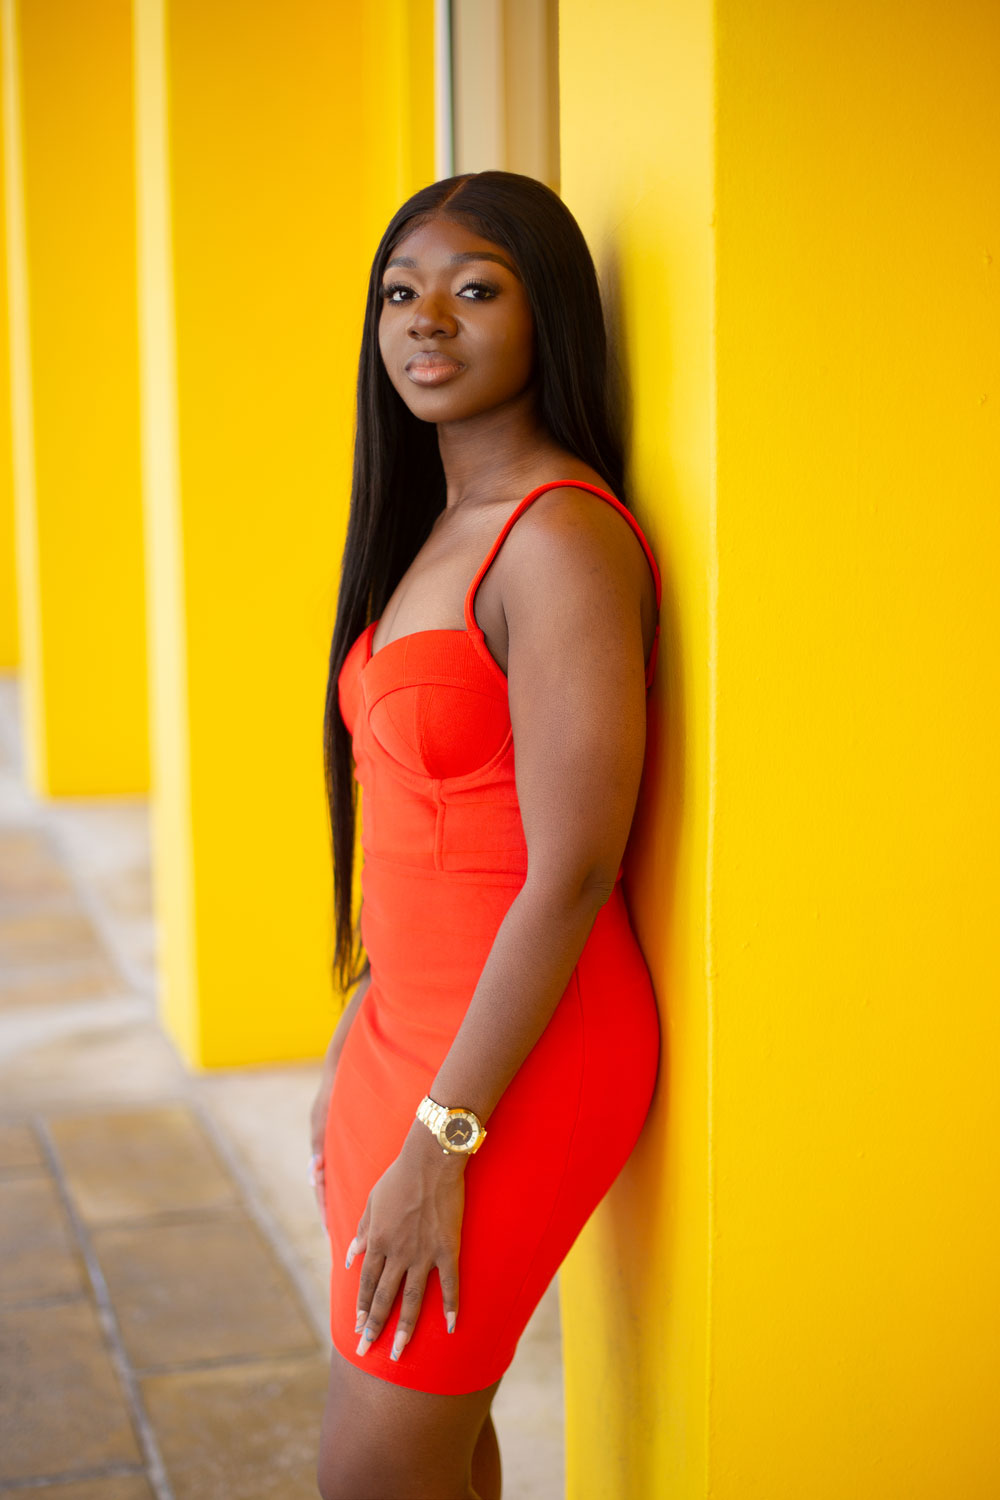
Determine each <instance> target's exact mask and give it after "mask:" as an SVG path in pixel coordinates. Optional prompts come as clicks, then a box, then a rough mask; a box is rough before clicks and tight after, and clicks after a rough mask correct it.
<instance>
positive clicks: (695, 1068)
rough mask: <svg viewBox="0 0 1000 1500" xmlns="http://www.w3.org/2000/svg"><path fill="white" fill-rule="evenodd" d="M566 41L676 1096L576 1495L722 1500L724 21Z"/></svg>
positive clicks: (633, 903)
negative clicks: (635, 656)
mask: <svg viewBox="0 0 1000 1500" xmlns="http://www.w3.org/2000/svg"><path fill="white" fill-rule="evenodd" d="M559 32H560V91H561V110H562V118H561V122H560V135H561V140H562V188H561V191H562V197H563V199H564V201H565V202H566V203H567V205H568V206H569V208H570V209H571V210H572V211H573V213H574V214H575V215H576V216H577V218H578V219H579V221H580V223H581V225H582V227H583V229H584V232H585V233H586V235H587V237H588V240H589V243H590V245H591V249H592V251H593V253H594V257H595V260H596V262H597V266H598V272H599V275H600V277H601V282H602V292H603V295H604V298H605V303H606V306H607V308H608V310H609V314H610V320H611V323H612V327H613V342H614V347H615V349H616V351H617V352H618V355H619V357H620V359H621V360H622V363H623V365H624V367H625V369H626V371H627V375H628V380H629V384H630V389H631V413H632V424H633V442H632V473H631V492H630V495H629V499H630V503H631V504H632V507H633V509H634V510H635V512H636V515H637V516H638V517H639V519H640V521H641V523H642V525H643V527H644V529H645V530H646V532H647V535H648V536H649V538H650V541H651V544H652V546H653V549H654V551H655V552H656V555H657V560H658V562H659V565H660V570H661V573H662V576H663V606H662V615H661V644H660V657H659V663H658V666H657V673H656V680H655V685H654V689H653V693H652V695H651V700H650V733H649V738H650V754H649V758H648V762H647V773H646V778H645V781H644V786H643V792H642V795H641V799H640V806H639V811H638V814H637V825H636V834H635V836H634V838H633V841H632V844H631V845H630V859H629V866H628V869H627V872H626V876H627V881H626V891H627V894H628V898H629V904H630V909H631V913H632V918H633V923H634V925H635V928H636V931H637V933H638V936H639V939H640V942H641V943H642V946H643V950H644V952H645V954H646V956H647V959H648V962H649V965H650V969H651V972H652V974H653V978H654V983H655V986H656V990H657V995H658V998H659V1000H660V1008H661V1033H662V1053H661V1065H660V1078H659V1084H658V1089H657V1096H656V1099H655V1101H654V1105H653V1110H652V1113H651V1116H650V1119H649V1121H648V1124H647V1128H646V1131H645V1133H644V1136H643V1139H642V1141H641V1142H640V1146H639V1148H638V1150H637V1151H636V1153H635V1155H634V1156H633V1157H632V1159H631V1160H630V1161H629V1163H628V1164H627V1166H626V1168H625V1170H624V1172H623V1173H622V1175H621V1176H620V1177H619V1179H618V1181H617V1183H616V1184H615V1186H614V1188H613V1189H612V1191H611V1193H610V1195H609V1197H608V1199H607V1200H606V1201H605V1203H604V1204H603V1205H602V1207H601V1209H600V1210H599V1211H598V1213H597V1214H596V1215H595V1216H594V1218H593V1219H592V1220H591V1222H590V1224H589V1225H588V1227H587V1229H586V1230H585V1231H584V1233H583V1235H582V1236H581V1238H580V1240H579V1241H578V1242H577V1245H576V1246H575V1248H574V1250H573V1251H572V1252H571V1255H570V1258H569V1261H568V1262H567V1264H566V1266H565V1268H564V1270H563V1272H562V1274H561V1277H560V1290H561V1298H562V1307H563V1343H564V1363H565V1389H566V1422H567V1432H566V1477H567V1492H568V1494H569V1496H571V1497H572V1500H633V1497H636V1500H638V1497H642V1500H646V1497H652V1496H654V1495H664V1496H666V1495H670V1496H672V1497H676V1500H680V1497H689V1496H690V1497H694V1496H697V1495H702V1494H704V1493H706V1454H705V1443H706V1426H705V1424H706V1407H707V1398H706V1386H707V1379H708V1370H707V1337H708V1328H707V1319H708V1306H707V1295H708V1257H709V1240H708V1193H709V1184H708V1150H709V1125H710V1113H709V1099H708V1088H709V1077H708V1017H709V1006H710V995H709V986H708V974H707V958H706V950H707V945H708V921H709V906H708V901H707V896H706V893H707V889H708V882H709V866H708V861H709V846H708V828H709V826H710V818H711V802H712V792H713V788H712V781H711V767H712V760H713V754H712V748H711V733H712V704H713V696H714V687H713V682H712V671H713V661H714V651H715V647H714V635H713V620H714V598H713V590H714V582H713V578H714V567H715V562H714V525H715V520H714V489H713V486H714V386H713V349H712V292H713V280H712V277H713V253H714V250H713V239H712V232H711V214H712V203H711V120H712V74H711V30H710V14H709V11H708V8H707V7H702V6H700V5H695V4H689V5H686V6H679V5H671V6H663V5H659V4H656V5H654V4H651V3H644V0H629V3H625V4H621V5H617V6H615V7H614V9H613V10H612V8H611V7H608V6H606V5H604V4H602V3H599V0H593V3H589V4H584V3H579V0H576V3H574V0H570V3H563V4H562V5H561V7H560V26H559ZM639 37H641V45H637V38H639ZM622 1086H623V1087H625V1088H627V1087H628V1080H627V1079H623V1080H622Z"/></svg>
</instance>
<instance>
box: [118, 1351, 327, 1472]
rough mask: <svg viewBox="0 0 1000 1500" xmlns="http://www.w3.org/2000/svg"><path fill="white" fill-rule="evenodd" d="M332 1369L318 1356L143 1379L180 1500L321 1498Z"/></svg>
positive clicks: (156, 1431) (158, 1436) (161, 1447)
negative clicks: (319, 1476) (319, 1464)
mask: <svg viewBox="0 0 1000 1500" xmlns="http://www.w3.org/2000/svg"><path fill="white" fill-rule="evenodd" d="M328 1371H329V1361H328V1360H327V1359H326V1358H325V1357H323V1356H319V1355H317V1356H315V1357H310V1358H307V1359H288V1360H269V1361H268V1362H267V1363H263V1364H252V1365H230V1366H226V1367H223V1368H220V1369H212V1370H197V1371H192V1372H188V1373H183V1374H181V1373H178V1374H173V1375H151V1376H147V1377H146V1378H145V1379H143V1381H142V1393H143V1398H144V1401H145V1405H146V1410H147V1412H148V1414H149V1417H150V1420H151V1422H152V1424H153V1428H154V1430H155V1433H156V1438H157V1441H158V1443H159V1446H160V1451H161V1453H162V1454H163V1459H164V1463H165V1465H166V1470H167V1476H168V1478H169V1480H170V1483H171V1486H172V1488H173V1492H174V1496H175V1500H223V1497H224V1500H316V1493H317V1492H316V1460H317V1457H318V1454H319V1429H320V1421H321V1418H322V1413H323V1404H324V1401H325V1399H326V1387H327V1377H328Z"/></svg>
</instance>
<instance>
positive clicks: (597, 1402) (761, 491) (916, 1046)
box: [560, 0, 1000, 1500]
mask: <svg viewBox="0 0 1000 1500" xmlns="http://www.w3.org/2000/svg"><path fill="white" fill-rule="evenodd" d="M560 44H561V77H560V83H561V93H562V123H561V138H562V147H563V161H562V183H563V194H564V197H565V199H566V201H567V203H568V204H569V206H570V207H571V208H572V209H573V210H574V211H575V212H577V213H578V214H579V216H580V218H581V221H582V222H583V225H584V227H585V230H586V232H587V234H588V236H589V238H590V241H591V244H592V245H593V247H594V249H595V251H596V253H597V256H598V259H599V262H600V265H601V269H602V271H603V274H604V277H605V280H606V289H607V291H608V294H609V298H610V301H611V304H612V306H613V308H614V309H615V317H616V322H617V326H618V329H619V338H620V344H621V347H622V349H623V352H624V358H625V362H626V366H627V368H628V371H629V374H630V378H631V383H632V390H633V401H634V452H633V460H634V463H633V484H634V491H633V500H634V503H635V505H636V508H637V510H638V512H639V514H640V516H641V517H642V519H643V520H644V521H645V522H646V523H647V525H648V527H649V530H650V533H651V536H652V538H653V540H654V542H655V544H656V546H657V547H658V550H659V556H660V560H661V563H662V565H663V569H664V577H665V618H664V631H663V634H664V655H663V657H662V658H661V660H662V663H663V665H662V668H661V673H660V677H659V682H658V686H657V690H656V701H655V705H654V734H653V751H652V757H651V765H650V771H649V777H648V781H647V785H646V789H645V792H644V798H643V804H642V806H643V814H644V816H645V818H646V819H647V825H646V826H645V828H644V831H643V833H642V835H641V837H640V839H639V841H638V846H637V848H636V851H635V859H634V860H633V863H632V867H631V869H630V876H631V880H630V886H629V890H630V896H631V901H632V910H633V914H634V918H635V922H636V926H637V929H638V930H639V933H640V936H641V939H642V941H643V944H644V946H645V948H646V951H647V953H648V954H649V956H650V961H651V966H652V968H653V972H654V978H655V981H656V985H657V990H658V994H659V997H660V1002H661V1008H662V1014H663V1034H664V1060H663V1069H662V1075H661V1081H660V1087H659V1095H658V1099H657V1103H656V1106H655V1110H654V1113H653V1115H652V1117H651V1119H650V1122H649V1128H648V1131H647V1133H646V1136H645V1138H644V1140H643V1142H642V1144H641V1147H640V1149H639V1151H638V1153H637V1154H636V1157H635V1158H634V1160H633V1161H632V1162H631V1163H630V1164H629V1166H628V1167H627V1169H626V1171H625V1173H624V1174H623V1176H622V1178H621V1179H620V1180H619V1182H618V1183H617V1184H616V1186H615V1188H614V1189H613V1191H612V1194H611V1196H610V1198H609V1200H608V1202H607V1203H606V1204H605V1205H604V1207H603V1208H602V1210H601V1211H600V1212H599V1213H598V1215H597V1216H596V1217H595V1219H594V1221H593V1222H592V1223H591V1225H590V1226H589V1227H588V1229H587V1230H586V1231H585V1234H584V1236H583V1237H582V1239H581V1241H580V1243H579V1244H578V1246H577V1248H576V1249H575V1250H574V1252H573V1256H572V1258H571V1262H570V1265H569V1266H568V1267H567V1270H566V1272H565V1273H564V1276H563V1303H564V1319H565V1334H564V1336H565V1344H566V1361H567V1381H566V1394H567V1449H568V1454H567V1472H568V1491H569V1496H570V1500H623V1497H632V1496H654V1495H663V1496H670V1497H671V1500H707V1497H708V1496H709V1495H710V1496H711V1497H712V1500H754V1497H760V1500H803V1497H806V1496H807V1497H808V1500H843V1497H844V1496H846V1495H851V1496H852V1500H887V1497H889V1496H892V1497H895V1496H905V1497H906V1500H940V1497H941V1496H943V1495H948V1496H951V1495H955V1496H958V1495H961V1496H962V1497H963V1500H988V1497H991V1496H993V1495H995V1493H996V1487H997V1482H998V1470H997V1456H996V1448H995V1443H994V1438H993V1431H994V1427H995V1411H994V1410H993V1407H994V1406H995V1400H994V1392H995V1390H996V1388H997V1384H998V1380H1000V1368H998V1366H1000V1345H998V1342H997V1338H996V1330H997V1326H998V1305H997V1304H998V1300H1000V1293H998V1283H997V1277H996V1274H995V1268H996V1264H997V1260H998V1254H1000V1223H998V1211H997V1207H996V1194H995V1193H993V1192H992V1191H991V1186H992V1183H993V1182H994V1181H995V1179H996V1174H997V1154H998V1153H997V1146H998V1139H1000V1128H998V1111H997V1106H996V1099H997V1090H996V1077H995V1074H996V1058H997V1055H998V1046H997V1043H998V1035H997V1032H998V1023H997V1012H996V1001H995V997H996V995H997V993H998V992H1000V973H998V962H997V950H996V944H995V940H994V936H993V933H994V929H995V926H996V923H995V919H994V915H993V911H992V908H993V906H995V895H996V879H995V851H996V848H997V844H998V838H1000V800H998V799H997V796H996V789H995V783H996V766H995V750H994V746H995V743H996V738H997V725H996V718H997V703H998V701H1000V697H998V691H997V689H998V682H997V675H998V674H997V653H996V647H995V642H996V638H997V625H998V612H1000V596H998V593H997V590H996V586H995V572H996V569H995V559H996V556H997V550H998V542H1000V535H998V533H1000V514H998V511H997V508H996V504H995V484H996V473H997V469H998V463H997V460H998V456H1000V454H998V449H1000V442H998V418H997V399H996V393H995V390H994V386H995V384H996V373H997V351H998V349H1000V337H998V327H997V313H996V287H995V284H994V283H995V278H996V266H995V259H996V253H997V252H996V245H997V243H998V242H1000V233H998V231H1000V222H998V219H1000V199H998V196H997V192H996V181H997V178H996V169H995V143H996V140H997V136H998V126H1000V119H998V113H1000V103H998V95H997V91H996V87H995V76H996V60H997V56H998V52H1000V22H998V13H997V11H996V8H995V7H994V6H991V5H988V4H985V3H977V0H962V3H959V4H957V5H956V6H953V7H948V8H947V10H945V9H943V8H941V7H938V6H933V5H929V4H918V5H916V6H914V5H913V4H903V3H902V0H881V3H879V4H876V5H874V6H873V5H871V4H870V3H867V0H866V3H861V0H848V3H847V4H837V5H833V4H821V5H818V6H816V5H812V6H802V5H801V4H798V3H797V0H768V3H766V4H764V3H761V0H717V3H714V4H709V3H708V0H672V3H669V4H662V3H660V0H623V3H622V4H619V5H617V6H615V7H614V8H613V9H612V8H609V7H607V6H605V5H603V4H598V3H596V0H564V3H563V5H562V7H561V17H560ZM597 101H599V104H600V107H595V102H597ZM623 1086H626V1087H627V1080H623Z"/></svg>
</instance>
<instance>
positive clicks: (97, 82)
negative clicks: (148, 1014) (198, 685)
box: [3, 0, 149, 795]
mask: <svg viewBox="0 0 1000 1500" xmlns="http://www.w3.org/2000/svg"><path fill="white" fill-rule="evenodd" d="M3 33H4V95H5V97H4V135H5V179H6V180H5V188H6V194H5V204H6V217H7V230H8V275H9V282H10V317H11V328H10V333H11V365H10V367H11V378H12V386H13V389H12V392H11V413H12V424H13V472H14V487H15V496H16V515H17V544H16V545H17V554H18V593H19V608H20V634H21V638H22V661H21V671H22V693H23V703H24V710H25V712H24V726H25V736H26V746H25V756H26V769H27V774H28V778H29V782H30V784H31V785H32V786H33V787H34V788H35V789H36V790H37V791H39V792H44V793H49V794H57V795H58V794H64V793H72V794H97V793H122V792H141V791H145V789H146V787H147V785H148V777H149V763H148V730H147V715H146V643H145V625H144V608H145V605H144V580H143V569H142V511H141V503H140V494H139V473H140V462H139V413H138V393H137V358H138V356H137V333H136V296H135V233H134V226H135V214H134V194H133V170H134V169H133V156H132V151H133V135H132V69H131V61H130V58H131V16H130V6H129V4H128V0H100V3H97V4H93V3H83V0H72V3H67V4H63V5H61V6H60V7H59V13H58V25H54V24H53V15H52V12H51V10H50V8H49V7H48V6H45V5H33V4H24V3H17V0H5V3H4V5H3Z"/></svg>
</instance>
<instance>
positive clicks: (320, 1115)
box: [309, 963, 372, 1224]
mask: <svg viewBox="0 0 1000 1500" xmlns="http://www.w3.org/2000/svg"><path fill="white" fill-rule="evenodd" d="M371 982H372V972H371V968H370V967H369V965H368V964H367V963H366V965H365V969H364V972H363V973H362V975H361V978H360V979H359V980H358V983H357V985H356V987H355V990H354V994H353V995H352V996H351V998H350V1000H349V1001H348V1003H347V1004H346V1005H345V1007H344V1009H343V1011H342V1012H341V1016H340V1020H339V1021H338V1022H337V1026H336V1029H335V1031H334V1033H333V1036H332V1037H331V1038H330V1044H329V1046H328V1047H327V1049H326V1056H325V1057H324V1059H323V1067H322V1071H321V1073H320V1078H319V1088H318V1089H317V1090H316V1097H315V1099H314V1100H313V1104H312V1109H311V1110H310V1113H309V1138H310V1142H311V1145H312V1155H313V1160H312V1174H311V1181H312V1185H313V1188H314V1189H315V1192H316V1202H317V1204H318V1206H319V1214H320V1218H321V1219H322V1220H323V1223H324V1224H325V1223H326V1162H325V1159H324V1153H323V1142H324V1139H325V1137H326V1117H327V1114H328V1113H329V1110H330V1095H331V1093H332V1092H333V1080H334V1076H335V1075H336V1072H337V1065H338V1063H339V1062H340V1054H341V1052H342V1051H343V1050H344V1042H345V1041H346V1040H347V1033H348V1032H349V1031H350V1029H351V1026H352V1025H353V1024H354V1018H355V1016H356V1015H357V1013H358V1011H359V1009H360V1008H361V1002H362V1000H363V999H364V998H365V995H366V994H367V993H368V988H369V986H370V984H371Z"/></svg>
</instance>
